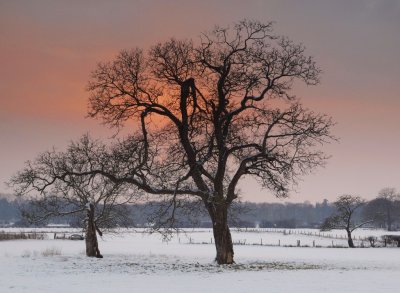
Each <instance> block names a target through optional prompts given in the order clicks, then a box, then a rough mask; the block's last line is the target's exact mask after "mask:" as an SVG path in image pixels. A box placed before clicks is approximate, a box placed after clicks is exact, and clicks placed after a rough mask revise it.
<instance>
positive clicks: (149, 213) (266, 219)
mask: <svg viewBox="0 0 400 293" xmlns="http://www.w3.org/2000/svg"><path fill="white" fill-rule="evenodd" d="M190 205H191V203H187V204H186V208H185V210H182V211H181V210H180V209H177V211H176V212H175V218H176V219H175V221H174V226H177V227H188V228H189V227H204V228H206V227H211V222H210V220H209V217H208V216H207V215H206V212H205V210H203V206H202V205H199V204H195V203H193V207H192V208H190V207H189V208H188V206H190ZM21 206H23V207H24V208H25V209H27V208H28V209H29V202H21V201H16V200H8V199H6V198H0V225H2V226H5V225H8V224H10V223H13V224H14V225H15V226H28V225H30V224H29V223H28V222H27V221H26V220H24V219H23V218H22V216H21V212H20V207H21ZM162 209H163V206H162V205H161V204H158V203H157V202H151V203H143V204H130V205H128V211H129V213H130V218H131V222H130V223H131V225H132V226H135V227H145V226H149V225H152V224H154V221H152V220H151V219H152V218H157V217H155V216H154V215H155V214H158V213H159V211H160V210H162ZM232 209H233V213H232V215H233V216H232V217H231V219H230V225H231V226H236V227H264V228H269V227H277V228H281V227H285V228H300V227H301V228H304V227H318V226H319V225H320V224H321V223H322V222H323V220H324V219H325V218H326V217H328V216H329V215H330V214H331V213H332V211H333V207H332V205H331V204H330V203H329V202H328V201H327V200H326V199H325V200H323V201H322V202H321V203H317V204H311V203H308V202H305V203H252V202H243V203H237V204H235V206H234V207H233V208H232ZM188 211H190V212H188ZM191 211H196V212H191ZM166 214H167V216H166V217H168V215H169V214H168V213H166ZM83 217H84V215H82V216H69V217H63V218H58V217H53V218H51V219H49V220H48V221H47V222H46V223H42V225H46V224H47V223H48V222H51V223H65V224H69V225H71V226H74V227H76V226H81V223H82V221H83Z"/></svg>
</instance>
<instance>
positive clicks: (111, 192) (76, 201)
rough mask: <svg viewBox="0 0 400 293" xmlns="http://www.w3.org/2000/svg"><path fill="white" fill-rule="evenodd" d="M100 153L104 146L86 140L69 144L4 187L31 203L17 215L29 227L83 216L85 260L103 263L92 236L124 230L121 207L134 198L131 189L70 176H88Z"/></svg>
mask: <svg viewBox="0 0 400 293" xmlns="http://www.w3.org/2000/svg"><path fill="white" fill-rule="evenodd" d="M103 153H104V145H102V144H101V143H100V142H97V141H93V140H91V139H90V138H89V137H88V136H87V135H85V136H83V137H82V138H81V140H80V141H78V142H77V143H74V142H72V143H71V144H70V146H69V148H68V150H67V151H66V152H56V151H55V150H53V151H48V152H44V153H42V154H41V155H39V156H38V157H37V159H36V160H34V161H33V162H28V163H27V164H26V167H25V169H24V170H22V171H20V172H19V173H17V174H16V175H15V176H14V177H13V178H12V179H11V180H10V182H9V183H10V185H12V186H13V187H14V189H15V191H16V194H17V195H19V196H22V195H24V196H26V197H28V198H29V199H30V204H29V205H28V208H27V209H24V210H23V211H22V215H23V217H24V218H26V219H28V220H29V221H30V222H33V223H38V222H41V221H46V220H48V219H50V218H51V217H60V216H67V215H71V214H86V219H85V225H84V226H85V231H86V237H85V240H86V255H87V256H90V257H102V255H101V254H100V250H99V247H98V241H97V234H96V232H97V233H98V234H99V235H100V236H102V231H101V230H102V229H109V228H112V227H115V226H116V225H117V224H118V225H121V224H129V223H130V221H131V220H130V217H129V211H128V210H127V209H126V206H125V204H126V203H129V202H132V199H133V198H137V197H138V193H137V192H133V191H132V189H131V187H130V186H128V185H126V184H125V185H124V184H119V183H114V182H112V181H111V180H109V179H108V178H107V177H104V176H101V175H98V174H87V175H79V176H76V175H72V174H71V173H72V171H74V172H79V173H83V172H86V171H88V170H91V168H92V167H93V165H92V164H93V163H94V162H95V161H98V160H99V155H101V154H103ZM92 162H93V163H92Z"/></svg>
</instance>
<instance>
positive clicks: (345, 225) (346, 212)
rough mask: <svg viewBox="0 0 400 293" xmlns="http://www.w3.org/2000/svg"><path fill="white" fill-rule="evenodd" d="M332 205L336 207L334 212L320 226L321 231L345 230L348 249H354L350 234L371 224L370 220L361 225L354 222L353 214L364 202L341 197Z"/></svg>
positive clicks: (355, 198)
mask: <svg viewBox="0 0 400 293" xmlns="http://www.w3.org/2000/svg"><path fill="white" fill-rule="evenodd" d="M333 204H334V205H335V207H336V211H335V212H334V213H333V214H332V215H331V216H330V217H328V218H326V219H325V221H324V223H323V224H322V226H321V230H324V231H329V230H332V229H344V230H346V232H347V242H348V244H349V247H351V248H354V247H355V246H354V243H353V239H352V236H351V233H352V232H353V231H354V230H356V229H358V228H360V227H362V226H364V225H365V224H368V223H371V222H372V220H367V221H364V222H361V223H355V222H354V215H355V212H356V211H357V210H358V209H359V208H360V207H362V206H363V205H364V204H365V201H364V200H363V199H361V198H360V197H359V196H354V195H342V196H339V198H338V199H337V200H336V201H335V202H334V203H333Z"/></svg>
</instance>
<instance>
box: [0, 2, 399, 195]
mask: <svg viewBox="0 0 400 293" xmlns="http://www.w3.org/2000/svg"><path fill="white" fill-rule="evenodd" d="M243 18H249V19H257V20H260V21H269V20H274V21H276V26H275V28H276V31H277V32H278V33H280V34H284V35H287V36H289V37H290V38H292V39H293V40H295V41H297V42H302V43H303V44H304V45H305V46H306V47H307V49H308V53H309V54H311V55H313V56H315V59H316V61H317V62H318V64H319V66H320V67H321V68H322V69H323V71H324V74H323V76H322V83H321V85H319V86H317V87H309V88H297V89H295V91H294V93H296V94H297V95H298V96H299V97H300V98H301V100H302V102H303V104H304V105H305V106H307V107H308V108H311V109H315V110H316V111H318V112H324V113H326V114H329V115H331V116H333V118H334V120H335V121H336V122H337V123H338V125H337V126H336V127H335V129H334V134H335V135H336V136H338V137H340V143H335V144H332V145H328V146H326V147H324V150H326V152H327V153H328V154H330V155H332V158H331V159H330V160H329V161H328V164H327V166H326V168H325V169H319V170H316V171H315V174H313V175H310V176H307V177H305V178H304V181H303V182H300V185H299V186H297V187H296V192H293V193H292V196H291V198H290V199H289V200H290V201H296V202H298V201H305V200H309V201H311V202H314V201H320V200H322V199H323V198H328V199H329V200H333V199H334V198H335V197H337V196H338V195H340V194H343V193H354V194H359V195H361V196H363V197H365V198H367V199H370V198H373V197H375V196H376V195H377V193H378V191H379V190H380V189H381V188H383V187H388V186H390V187H396V188H398V189H400V171H399V168H400V152H399V145H400V128H399V126H400V115H399V112H400V111H399V110H400V97H399V95H400V94H399V90H398V84H399V82H400V56H399V53H400V34H399V33H398V30H399V28H400V2H399V1H396V0H385V1H379V0H363V1H361V0H359V1H358V0H353V1H345V0H342V1H312V0H304V1H298V0H291V1H289V0H279V1H278V0H276V1H267V0H264V1H261V0H259V1H255V0H254V1H239V0H238V1H178V0H174V1H161V0H159V1H144V0H143V1H140V0H138V1H51V0H48V1H40V0H39V1H28V0H27V1H2V2H0V193H2V192H3V193H6V192H11V191H10V190H9V189H7V187H6V186H5V185H4V184H2V182H4V181H7V180H8V179H9V178H10V176H11V175H12V174H13V173H15V172H16V171H17V170H19V169H21V168H22V167H23V164H24V162H25V161H26V160H29V159H33V158H34V157H35V156H36V155H37V154H38V153H40V152H41V151H44V150H46V149H49V148H51V147H53V146H56V147H57V148H59V149H63V148H64V147H65V145H66V144H67V143H68V142H69V141H70V140H71V139H76V138H78V137H79V136H80V135H81V134H83V133H85V132H88V131H90V132H92V133H93V135H94V136H100V137H103V138H107V137H109V136H110V134H111V132H109V131H108V130H107V129H106V128H105V127H103V126H101V125H100V124H99V121H95V120H90V119H85V118H84V117H85V115H86V102H87V97H88V94H87V93H86V92H85V90H84V88H85V86H86V83H87V81H88V79H89V75H90V72H91V70H92V69H94V68H95V65H96V63H97V62H98V61H105V60H108V59H111V58H112V57H113V56H114V55H115V54H116V53H117V52H118V51H120V50H121V49H126V48H132V47H142V48H146V47H148V46H150V45H152V44H154V43H157V42H159V41H163V40H166V39H168V38H169V37H176V38H193V39H196V38H197V37H198V35H199V34H200V33H201V32H202V31H205V30H208V29H211V28H212V27H213V26H214V25H215V24H219V25H226V24H230V23H232V22H234V21H237V20H240V19H243ZM242 190H243V191H244V197H243V199H245V200H253V201H273V200H274V199H273V197H272V196H271V195H270V194H269V192H268V191H266V190H260V188H259V187H258V186H257V185H256V184H255V183H254V182H252V181H245V182H244V183H243V184H242ZM285 201H287V200H285Z"/></svg>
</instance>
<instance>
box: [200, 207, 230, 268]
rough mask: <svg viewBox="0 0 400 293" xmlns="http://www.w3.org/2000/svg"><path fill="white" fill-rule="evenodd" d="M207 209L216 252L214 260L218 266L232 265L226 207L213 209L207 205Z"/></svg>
mask: <svg viewBox="0 0 400 293" xmlns="http://www.w3.org/2000/svg"><path fill="white" fill-rule="evenodd" d="M207 209H208V212H209V214H210V216H211V220H212V223H213V232H214V240H215V248H216V250H217V256H216V257H215V260H216V261H217V263H218V264H232V263H234V261H233V254H234V253H233V243H232V237H231V232H230V230H229V227H228V207H227V206H226V205H222V206H219V207H215V206H213V205H212V204H208V205H207Z"/></svg>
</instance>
